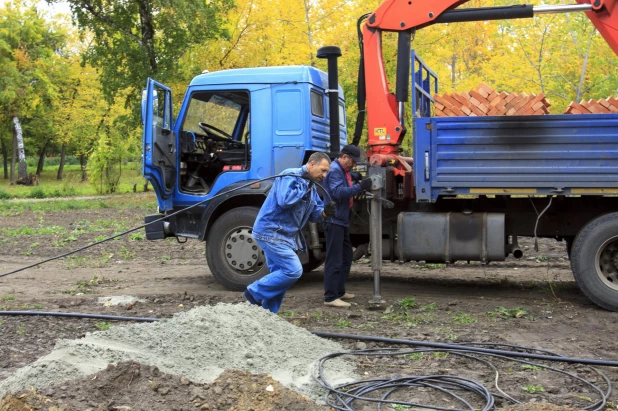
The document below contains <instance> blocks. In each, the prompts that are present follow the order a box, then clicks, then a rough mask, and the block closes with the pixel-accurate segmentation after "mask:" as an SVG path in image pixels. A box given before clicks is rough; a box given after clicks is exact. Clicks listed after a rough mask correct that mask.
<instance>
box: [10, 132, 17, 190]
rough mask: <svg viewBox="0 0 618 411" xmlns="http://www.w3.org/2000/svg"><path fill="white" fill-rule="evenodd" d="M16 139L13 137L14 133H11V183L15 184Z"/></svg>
mask: <svg viewBox="0 0 618 411" xmlns="http://www.w3.org/2000/svg"><path fill="white" fill-rule="evenodd" d="M16 140H17V139H16V138H15V134H13V143H12V148H11V149H12V150H13V154H12V155H11V185H13V184H15V159H16V158H17V141H16Z"/></svg>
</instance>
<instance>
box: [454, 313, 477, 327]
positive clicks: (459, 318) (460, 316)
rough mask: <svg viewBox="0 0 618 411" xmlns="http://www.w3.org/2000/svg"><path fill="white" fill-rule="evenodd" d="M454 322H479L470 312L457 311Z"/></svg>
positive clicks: (460, 323) (459, 323)
mask: <svg viewBox="0 0 618 411" xmlns="http://www.w3.org/2000/svg"><path fill="white" fill-rule="evenodd" d="M453 322H454V323H455V324H458V325H462V324H474V323H475V322H477V320H476V318H474V317H472V316H471V315H470V314H466V313H457V314H455V316H454V317H453Z"/></svg>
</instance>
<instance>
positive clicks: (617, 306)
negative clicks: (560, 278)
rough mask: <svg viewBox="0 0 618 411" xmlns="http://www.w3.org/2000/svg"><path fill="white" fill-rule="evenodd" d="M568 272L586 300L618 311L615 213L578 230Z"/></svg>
mask: <svg viewBox="0 0 618 411" xmlns="http://www.w3.org/2000/svg"><path fill="white" fill-rule="evenodd" d="M571 269H572V270H573V275H574V277H575V281H577V284H578V286H579V288H580V289H581V290H582V292H583V293H584V294H585V295H586V297H588V298H589V299H590V300H592V301H593V302H594V303H595V304H597V305H599V306H601V307H603V308H605V309H606V310H610V311H618V213H611V214H606V215H603V216H601V217H598V218H595V219H594V220H592V221H591V222H589V223H588V224H586V225H585V226H584V228H582V229H581V231H580V232H579V233H578V234H577V236H576V237H575V241H574V242H573V246H572V248H571Z"/></svg>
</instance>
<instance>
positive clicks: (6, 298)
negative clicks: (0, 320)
mask: <svg viewBox="0 0 618 411" xmlns="http://www.w3.org/2000/svg"><path fill="white" fill-rule="evenodd" d="M2 301H15V296H14V295H3V296H2Z"/></svg>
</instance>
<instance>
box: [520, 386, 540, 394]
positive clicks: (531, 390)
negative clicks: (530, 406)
mask: <svg viewBox="0 0 618 411" xmlns="http://www.w3.org/2000/svg"><path fill="white" fill-rule="evenodd" d="M521 389H522V390H524V391H526V392H527V393H529V394H536V393H539V392H545V388H543V387H542V386H541V385H532V384H529V385H525V386H523V387H521Z"/></svg>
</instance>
